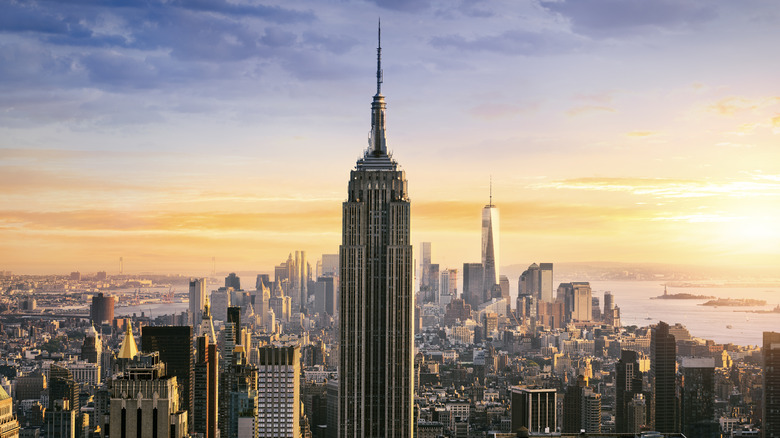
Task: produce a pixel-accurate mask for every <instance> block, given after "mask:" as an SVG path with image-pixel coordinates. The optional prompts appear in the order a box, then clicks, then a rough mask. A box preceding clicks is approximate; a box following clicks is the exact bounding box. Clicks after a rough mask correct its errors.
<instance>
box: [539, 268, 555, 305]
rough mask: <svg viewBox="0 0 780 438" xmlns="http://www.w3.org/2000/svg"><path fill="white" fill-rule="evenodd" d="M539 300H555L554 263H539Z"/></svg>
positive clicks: (548, 301)
mask: <svg viewBox="0 0 780 438" xmlns="http://www.w3.org/2000/svg"><path fill="white" fill-rule="evenodd" d="M538 294H539V300H540V301H544V302H545V303H552V302H553V299H554V298H553V264H552V263H539V291H538Z"/></svg>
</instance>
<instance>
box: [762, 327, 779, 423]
mask: <svg viewBox="0 0 780 438" xmlns="http://www.w3.org/2000/svg"><path fill="white" fill-rule="evenodd" d="M763 347H764V348H763V350H762V353H764V400H763V401H764V403H763V419H764V428H763V434H764V435H763V436H764V438H780V333H778V332H764V346H763Z"/></svg>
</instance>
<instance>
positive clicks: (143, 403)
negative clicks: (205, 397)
mask: <svg viewBox="0 0 780 438" xmlns="http://www.w3.org/2000/svg"><path fill="white" fill-rule="evenodd" d="M144 331H145V330H144ZM145 335H146V333H144V334H142V335H141V337H142V338H143V337H144V336H145ZM179 400H180V397H179V393H178V385H177V378H176V377H174V376H169V375H167V374H166V371H165V364H164V363H162V362H161V361H160V355H159V354H158V353H157V352H154V353H149V354H139V355H137V356H136V357H135V358H133V360H132V361H131V362H130V363H129V364H128V366H127V369H126V370H125V372H124V374H123V375H121V376H120V377H117V378H115V379H114V380H113V381H112V382H111V399H110V403H109V409H110V417H109V434H110V436H112V437H158V438H183V437H186V436H189V435H188V432H187V429H188V423H187V421H188V416H187V412H186V410H185V409H183V407H181V406H180V405H179Z"/></svg>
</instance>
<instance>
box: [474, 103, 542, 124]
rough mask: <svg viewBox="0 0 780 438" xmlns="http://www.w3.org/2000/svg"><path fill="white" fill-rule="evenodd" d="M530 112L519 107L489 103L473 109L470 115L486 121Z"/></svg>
mask: <svg viewBox="0 0 780 438" xmlns="http://www.w3.org/2000/svg"><path fill="white" fill-rule="evenodd" d="M527 111H529V109H528V108H524V107H522V106H519V105H512V104H508V103H494V102H488V103H483V104H480V105H477V106H475V107H472V108H471V109H470V110H469V114H471V115H473V116H474V117H477V118H480V119H484V120H496V119H504V118H508V117H512V116H515V115H517V114H522V113H524V112H527Z"/></svg>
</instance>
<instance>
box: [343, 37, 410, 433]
mask: <svg viewBox="0 0 780 438" xmlns="http://www.w3.org/2000/svg"><path fill="white" fill-rule="evenodd" d="M381 55H382V48H381V39H380V44H379V46H378V47H377V73H376V79H377V89H376V95H374V100H373V102H372V103H371V134H370V137H369V145H368V148H367V149H366V150H365V153H364V155H363V157H362V158H360V159H359V160H358V161H357V164H356V165H355V169H354V170H352V171H351V172H350V175H349V185H348V188H347V192H348V195H347V196H348V198H347V201H346V202H344V204H343V211H344V216H343V218H344V220H343V225H342V244H341V247H340V263H341V267H340V269H341V292H340V298H339V299H340V305H341V307H340V320H339V329H340V334H339V340H340V346H339V352H340V357H339V406H338V416H339V417H338V418H339V419H338V423H339V432H338V436H339V437H340V438H346V437H351V438H363V437H371V438H375V437H383V438H389V437H394V438H396V437H397V438H411V437H412V435H413V430H414V429H413V428H414V424H413V423H414V421H413V419H414V392H413V391H414V390H413V387H414V385H413V379H414V377H413V373H414V343H413V336H414V329H413V325H412V316H413V312H414V304H413V290H412V246H411V244H410V239H409V228H410V227H409V217H410V214H409V210H410V206H409V198H408V195H407V182H406V173H405V172H404V171H403V170H401V169H399V167H398V163H397V162H396V161H395V160H394V159H393V158H392V156H391V155H390V154H388V152H387V145H386V138H385V108H386V104H385V97H384V96H383V95H382V64H381V62H382V61H381V60H382V56H381Z"/></svg>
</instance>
